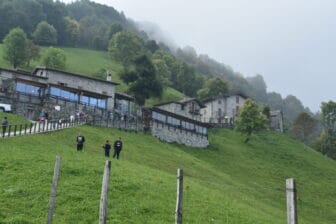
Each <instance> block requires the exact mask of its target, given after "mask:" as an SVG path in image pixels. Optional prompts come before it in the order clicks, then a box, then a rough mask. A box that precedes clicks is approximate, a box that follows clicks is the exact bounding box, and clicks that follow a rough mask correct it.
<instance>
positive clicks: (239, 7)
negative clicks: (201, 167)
mask: <svg viewBox="0 0 336 224" xmlns="http://www.w3.org/2000/svg"><path fill="white" fill-rule="evenodd" d="M64 1H65V2H70V0H64ZM95 1H96V2H99V3H104V4H107V5H110V6H113V7H114V8H115V9H117V10H118V11H123V12H124V13H125V15H126V16H127V17H129V18H132V19H133V20H136V21H150V22H154V23H156V24H158V25H159V26H160V27H161V29H162V30H164V31H165V32H167V33H168V34H169V36H171V37H172V38H173V40H174V41H175V43H176V44H177V45H178V46H182V47H183V46H186V45H189V46H193V47H194V48H195V49H196V50H197V52H198V53H203V54H208V55H209V56H210V57H212V58H214V59H216V60H217V61H219V62H222V63H224V64H226V65H230V66H231V67H232V68H233V70H234V71H237V72H240V73H242V74H243V76H244V77H246V76H254V75H255V74H260V75H262V76H263V77H264V79H265V82H266V84H267V91H268V92H272V91H275V92H278V93H280V94H281V95H282V97H283V98H284V97H286V96H287V95H289V94H292V95H295V96H296V97H297V98H299V99H300V100H301V102H302V103H303V104H304V106H307V107H309V108H310V109H311V110H312V111H313V112H316V111H318V110H319V109H320V104H321V102H326V101H329V100H333V101H336V96H335V94H334V88H333V87H334V85H335V83H336V76H335V75H334V74H335V73H336V65H334V64H333V62H334V60H335V56H336V42H335V40H336V38H335V37H336V29H335V28H336V26H335V25H336V24H335V23H336V13H335V11H336V1H333V0H295V1H293V0H282V1H278V0H254V1H250V0H230V1H229V0H208V1H200V0H183V1H181V0H169V1H167V0H165V1H163V0H142V1H136V0H95Z"/></svg>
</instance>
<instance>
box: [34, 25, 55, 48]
mask: <svg viewBox="0 0 336 224" xmlns="http://www.w3.org/2000/svg"><path fill="white" fill-rule="evenodd" d="M33 37H34V42H35V43H37V44H39V45H43V46H49V45H55V44H56V43H57V31H56V29H55V28H54V27H53V26H52V25H50V24H49V23H47V22H46V21H42V22H40V23H39V24H37V26H36V30H35V31H34V33H33Z"/></svg>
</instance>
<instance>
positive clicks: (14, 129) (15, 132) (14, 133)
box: [14, 125, 16, 136]
mask: <svg viewBox="0 0 336 224" xmlns="http://www.w3.org/2000/svg"><path fill="white" fill-rule="evenodd" d="M14 136H16V125H14Z"/></svg>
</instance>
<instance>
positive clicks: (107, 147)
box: [103, 140, 111, 157]
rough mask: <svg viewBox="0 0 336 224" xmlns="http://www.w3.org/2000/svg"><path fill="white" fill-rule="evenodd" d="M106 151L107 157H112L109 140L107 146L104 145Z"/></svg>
mask: <svg viewBox="0 0 336 224" xmlns="http://www.w3.org/2000/svg"><path fill="white" fill-rule="evenodd" d="M103 148H104V151H105V157H110V150H111V144H110V141H109V140H106V143H105V145H103Z"/></svg>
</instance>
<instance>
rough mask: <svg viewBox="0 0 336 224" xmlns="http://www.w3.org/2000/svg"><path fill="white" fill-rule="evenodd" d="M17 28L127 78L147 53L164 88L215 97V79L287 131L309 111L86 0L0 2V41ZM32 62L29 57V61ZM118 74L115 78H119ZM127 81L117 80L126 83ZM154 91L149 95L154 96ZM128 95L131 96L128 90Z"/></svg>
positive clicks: (252, 79)
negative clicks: (96, 54) (105, 60)
mask: <svg viewBox="0 0 336 224" xmlns="http://www.w3.org/2000/svg"><path fill="white" fill-rule="evenodd" d="M16 27H20V28H21V29H22V30H23V31H24V32H25V33H26V36H27V38H28V39H30V40H32V41H33V42H34V43H35V44H36V45H40V46H63V47H64V46H67V47H80V48H89V49H93V50H101V51H107V52H108V53H109V55H110V56H111V58H110V59H109V60H113V61H114V62H115V63H119V64H120V65H121V66H122V67H123V68H124V69H121V70H120V73H122V74H128V75H129V74H131V73H130V70H134V60H135V59H136V58H137V57H139V56H141V55H147V57H148V58H149V60H150V61H151V64H152V65H150V66H153V67H154V68H155V72H156V76H157V78H158V80H159V83H160V85H161V86H162V88H163V89H164V88H167V87H171V88H174V89H176V90H178V91H179V92H181V93H183V94H185V95H187V96H190V97H201V98H202V97H211V96H213V95H214V94H217V93H218V92H213V91H212V92H211V91H209V88H210V87H209V86H211V83H214V82H213V80H214V77H219V78H220V79H221V80H222V81H223V82H225V83H226V85H227V88H224V89H222V90H221V92H223V93H230V92H234V93H236V92H239V93H243V94H245V95H247V96H249V97H251V98H253V99H255V100H256V101H258V102H259V103H260V104H263V105H269V106H270V107H271V108H272V109H280V110H282V111H283V112H284V116H285V121H286V125H287V126H286V127H287V128H290V127H291V125H292V122H293V120H294V119H295V118H296V117H297V116H298V114H299V113H301V112H308V113H309V109H307V108H305V107H304V106H303V105H302V103H301V102H300V100H299V99H297V98H296V97H295V96H292V95H290V96H286V97H285V98H283V97H282V96H281V95H280V94H278V93H275V92H268V90H267V85H266V83H265V82H264V80H263V77H262V76H261V75H256V76H254V77H249V78H244V76H243V75H242V74H240V73H239V72H235V71H234V70H233V69H232V68H230V66H227V65H224V64H222V63H219V62H217V61H215V60H214V59H212V58H210V57H209V56H207V55H199V54H197V52H196V51H195V50H194V49H193V48H192V47H184V48H178V49H175V48H170V47H169V46H168V45H167V44H165V43H162V42H158V41H156V40H153V39H152V37H151V36H149V35H150V34H149V35H148V34H146V32H144V31H143V30H142V29H141V28H139V27H138V26H137V23H136V22H134V21H132V20H131V19H128V18H127V17H126V16H125V15H124V14H123V13H120V12H118V11H116V10H115V9H114V8H113V7H109V6H106V5H101V4H97V3H94V2H90V1H88V0H81V1H76V2H74V3H71V4H64V3H61V2H59V1H56V2H54V1H52V0H2V1H1V2H0V40H4V37H5V36H6V35H7V34H8V33H9V31H10V30H12V29H13V28H16ZM121 49H122V50H121ZM34 60H35V59H34V58H33V57H32V59H31V61H32V62H34ZM35 61H36V60H35ZM37 61H40V60H37ZM27 64H28V65H29V66H27ZM35 64H36V63H35ZM42 64H43V62H42ZM32 65H34V63H32V64H30V61H29V62H28V63H26V65H21V66H19V67H23V68H25V69H29V68H32ZM0 66H2V65H0ZM139 66H140V67H141V66H143V65H138V67H139ZM64 69H67V68H66V67H65V68H64ZM99 69H102V70H101V74H103V73H104V72H106V70H108V68H99ZM104 69H105V70H104ZM84 73H88V72H84ZM122 74H120V77H123V75H122ZM125 76H127V75H124V77H125ZM128 77H129V76H128ZM126 79H127V78H126ZM126 79H125V78H124V79H122V80H123V81H125V82H126V83H128V84H129V85H131V82H130V81H129V80H128V81H127V80H126ZM133 84H134V82H133ZM159 90H160V89H158V90H157V91H154V93H153V94H154V95H155V94H156V95H157V96H159V95H160V91H159ZM127 91H129V92H130V93H131V94H135V92H134V91H132V90H131V89H128V90H127ZM208 92H210V93H209V94H206V93H208ZM204 93H205V94H204Z"/></svg>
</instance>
